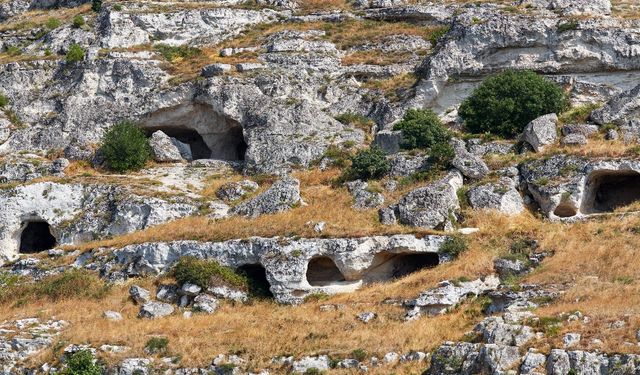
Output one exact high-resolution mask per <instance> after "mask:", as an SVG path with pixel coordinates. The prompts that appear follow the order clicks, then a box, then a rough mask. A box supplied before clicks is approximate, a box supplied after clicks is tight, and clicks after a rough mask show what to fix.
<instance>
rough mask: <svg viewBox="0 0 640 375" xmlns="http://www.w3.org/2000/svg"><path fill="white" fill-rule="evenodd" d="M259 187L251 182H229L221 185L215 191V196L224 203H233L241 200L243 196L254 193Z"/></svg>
mask: <svg viewBox="0 0 640 375" xmlns="http://www.w3.org/2000/svg"><path fill="white" fill-rule="evenodd" d="M259 187H260V186H258V184H257V183H255V182H253V181H251V180H243V181H240V182H229V183H227V184H224V185H222V186H221V187H220V188H219V189H218V190H217V191H216V196H217V197H218V198H220V199H222V200H223V201H225V202H233V201H237V200H239V199H241V198H243V197H244V196H245V195H247V194H249V193H251V192H254V191H256V190H257V189H258V188H259Z"/></svg>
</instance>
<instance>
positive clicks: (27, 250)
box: [20, 221, 56, 254]
mask: <svg viewBox="0 0 640 375" xmlns="http://www.w3.org/2000/svg"><path fill="white" fill-rule="evenodd" d="M55 246H56V238H55V237H54V236H53V235H52V234H51V228H50V227H49V224H48V223H47V222H46V221H29V222H27V223H26V226H25V227H24V229H23V230H22V234H21V235H20V253H22V254H33V253H38V252H41V251H45V250H49V249H52V248H54V247H55Z"/></svg>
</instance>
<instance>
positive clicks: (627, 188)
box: [582, 170, 640, 213]
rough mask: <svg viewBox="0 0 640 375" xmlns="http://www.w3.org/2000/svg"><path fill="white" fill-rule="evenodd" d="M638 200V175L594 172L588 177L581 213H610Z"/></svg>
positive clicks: (639, 175)
mask: <svg viewBox="0 0 640 375" xmlns="http://www.w3.org/2000/svg"><path fill="white" fill-rule="evenodd" d="M638 200H640V173H638V172H635V171H612V170H602V171H595V172H593V173H591V175H589V179H588V181H587V185H586V189H585V199H584V201H583V205H582V212H583V213H598V212H612V211H614V210H615V209H617V208H620V207H624V206H627V205H629V204H631V203H634V202H636V201H638Z"/></svg>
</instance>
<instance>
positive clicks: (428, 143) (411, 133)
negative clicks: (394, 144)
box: [393, 109, 451, 150]
mask: <svg viewBox="0 0 640 375" xmlns="http://www.w3.org/2000/svg"><path fill="white" fill-rule="evenodd" d="M393 130H401V131H402V145H401V146H402V148H403V149H405V150H413V149H417V148H422V149H428V148H431V147H433V146H435V145H438V144H441V143H448V142H449V140H450V139H451V132H450V131H449V129H447V128H446V127H445V126H444V125H442V122H441V121H440V118H438V115H436V114H435V113H434V112H433V111H432V110H430V109H427V110H423V109H410V110H408V111H407V113H405V115H404V117H403V118H402V120H400V122H398V123H397V124H395V126H394V127H393Z"/></svg>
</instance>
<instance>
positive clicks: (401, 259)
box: [364, 252, 440, 282]
mask: <svg viewBox="0 0 640 375" xmlns="http://www.w3.org/2000/svg"><path fill="white" fill-rule="evenodd" d="M439 263H440V257H439V256H438V253H411V254H392V253H388V252H381V253H378V254H376V256H375V257H373V261H372V262H371V266H370V267H369V268H368V269H367V271H366V272H365V275H364V280H365V281H366V282H379V281H387V280H394V279H399V278H401V277H404V276H407V275H410V274H412V273H414V272H417V271H420V270H422V269H425V268H432V267H435V266H437V265H438V264H439Z"/></svg>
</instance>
